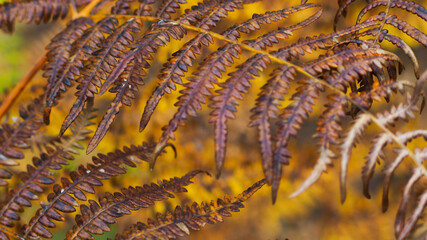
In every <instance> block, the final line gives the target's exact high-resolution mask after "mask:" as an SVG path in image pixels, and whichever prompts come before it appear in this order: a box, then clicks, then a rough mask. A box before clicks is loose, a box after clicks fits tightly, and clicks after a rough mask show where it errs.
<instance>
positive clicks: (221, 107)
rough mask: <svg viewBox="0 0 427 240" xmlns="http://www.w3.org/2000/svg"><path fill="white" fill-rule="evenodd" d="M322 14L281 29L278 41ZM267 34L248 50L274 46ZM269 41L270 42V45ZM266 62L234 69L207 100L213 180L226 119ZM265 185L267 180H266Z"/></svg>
mask: <svg viewBox="0 0 427 240" xmlns="http://www.w3.org/2000/svg"><path fill="white" fill-rule="evenodd" d="M321 13H322V11H319V12H317V13H315V14H313V15H312V16H310V17H309V18H307V19H306V20H304V21H301V22H300V23H299V24H296V25H293V26H290V27H288V28H281V29H279V30H278V32H273V34H276V33H280V35H281V37H283V38H287V36H288V35H289V34H290V32H291V31H293V30H297V29H299V28H302V27H304V26H307V25H309V24H310V23H312V22H313V21H314V20H315V19H317V18H319V17H320V15H321ZM270 34H271V33H267V34H265V35H263V36H262V37H260V38H257V39H256V40H251V41H246V42H247V43H248V44H249V45H250V46H252V47H255V48H257V47H258V48H260V49H263V48H265V47H267V46H271V45H273V43H277V42H278V41H275V40H277V39H275V40H273V39H271V35H270ZM272 40H273V41H272ZM268 63H270V59H269V58H268V57H267V56H265V55H262V54H256V55H254V56H253V57H251V58H249V59H248V60H247V61H245V62H244V63H243V64H241V65H239V66H237V70H236V71H234V72H231V73H230V74H229V76H230V78H228V79H227V80H226V81H225V82H224V83H220V84H219V86H220V89H219V90H217V91H216V93H217V95H215V96H213V97H212V98H211V100H212V102H213V103H212V104H211V105H210V106H209V107H210V108H211V109H212V112H211V118H210V120H209V122H211V123H214V127H215V137H214V141H215V163H216V167H217V174H218V175H217V176H219V174H220V172H221V168H222V166H223V163H224V159H225V152H226V139H227V124H226V121H227V119H233V118H234V117H235V115H234V112H236V111H237V108H236V107H237V105H238V101H239V100H241V99H243V95H244V94H245V93H246V92H247V91H248V89H249V88H250V86H251V85H250V80H251V79H253V78H254V77H259V76H260V73H261V72H262V71H263V70H265V69H266V68H267V64H268ZM266 178H267V181H268V182H269V181H270V180H271V178H269V177H266Z"/></svg>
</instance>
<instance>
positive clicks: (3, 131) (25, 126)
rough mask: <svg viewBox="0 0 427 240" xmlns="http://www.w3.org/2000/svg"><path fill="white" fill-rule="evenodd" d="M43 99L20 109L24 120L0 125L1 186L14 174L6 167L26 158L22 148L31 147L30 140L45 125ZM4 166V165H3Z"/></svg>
mask: <svg viewBox="0 0 427 240" xmlns="http://www.w3.org/2000/svg"><path fill="white" fill-rule="evenodd" d="M41 113H42V100H41V98H35V99H34V100H33V101H32V103H30V104H29V105H28V106H26V107H25V108H24V107H22V108H21V109H20V111H19V116H20V117H21V119H22V120H14V121H15V122H14V123H12V124H9V123H3V124H2V125H1V127H0V166H2V167H1V168H0V186H7V185H8V182H7V181H6V180H5V179H9V178H11V177H12V174H11V173H10V172H9V171H7V170H6V169H4V167H9V166H16V165H19V163H18V162H17V161H16V160H18V159H22V158H24V154H23V153H22V152H21V150H22V149H26V148H29V147H30V145H29V143H28V141H29V140H30V138H31V137H32V136H34V135H35V134H36V133H37V132H38V130H39V129H40V127H41V126H42V125H43V120H42V117H41ZM3 166H4V167H3Z"/></svg>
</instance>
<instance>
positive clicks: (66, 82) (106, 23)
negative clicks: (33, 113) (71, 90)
mask: <svg viewBox="0 0 427 240" xmlns="http://www.w3.org/2000/svg"><path fill="white" fill-rule="evenodd" d="M114 21H115V20H114V19H113V18H105V19H103V20H101V21H99V22H97V23H96V24H94V25H93V26H92V27H89V28H88V29H86V30H85V31H84V33H83V35H82V36H81V37H80V38H79V39H77V40H76V41H74V42H73V44H72V46H71V50H70V54H69V57H70V58H69V59H68V61H67V62H66V64H65V66H64V67H63V69H62V71H61V74H60V75H58V76H55V78H54V79H52V84H48V86H47V90H46V95H45V102H46V108H45V114H44V121H45V122H46V123H48V122H49V115H50V109H51V107H52V106H53V105H54V104H55V101H56V100H57V99H58V94H59V93H60V92H65V91H66V89H67V87H69V86H71V84H72V82H73V81H75V79H76V76H80V74H81V71H82V70H83V67H84V62H85V61H87V60H88V59H89V57H90V56H91V55H92V53H93V52H94V51H96V50H98V49H99V48H100V47H101V42H102V41H103V40H104V36H103V34H109V33H111V31H112V30H113V28H114ZM91 25H92V24H91Z"/></svg>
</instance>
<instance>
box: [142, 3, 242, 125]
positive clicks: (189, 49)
mask: <svg viewBox="0 0 427 240" xmlns="http://www.w3.org/2000/svg"><path fill="white" fill-rule="evenodd" d="M210 7H211V8H212V11H211V12H209V14H208V15H207V16H204V18H202V19H201V20H200V21H197V22H196V24H195V26H196V27H199V28H202V29H206V30H209V29H211V28H212V27H215V26H216V22H218V21H220V20H221V19H222V18H224V17H226V16H227V14H228V12H230V11H234V10H235V9H240V8H242V7H243V5H242V1H241V0H227V1H223V2H222V3H220V4H219V5H216V6H215V5H214V6H210ZM211 43H213V39H212V37H211V36H210V35H209V34H206V33H199V34H198V35H197V36H196V37H194V38H193V39H191V40H190V41H188V42H186V43H185V44H184V46H183V47H182V48H181V49H180V50H178V51H177V52H175V53H174V54H173V55H172V58H170V59H169V60H168V61H167V63H166V64H165V65H164V67H163V69H162V70H161V73H160V75H159V76H158V79H157V84H158V86H157V87H156V89H155V90H154V92H153V93H152V95H151V96H150V99H149V100H148V101H147V105H146V107H145V108H146V109H147V107H149V108H148V109H150V110H151V109H153V110H154V109H155V108H156V106H157V104H158V102H159V101H160V99H161V98H162V96H163V95H164V94H165V93H170V92H171V91H172V90H175V89H176V86H175V84H180V85H181V84H182V79H181V77H182V76H184V75H185V72H187V71H188V67H190V66H192V65H193V62H194V60H195V59H196V58H197V55H200V54H201V49H202V47H208V46H209V45H210V44H211ZM151 114H152V112H149V111H145V109H144V115H143V116H142V119H144V121H142V119H141V124H140V131H142V130H143V129H144V128H145V126H146V125H147V123H148V120H149V119H150V116H151Z"/></svg>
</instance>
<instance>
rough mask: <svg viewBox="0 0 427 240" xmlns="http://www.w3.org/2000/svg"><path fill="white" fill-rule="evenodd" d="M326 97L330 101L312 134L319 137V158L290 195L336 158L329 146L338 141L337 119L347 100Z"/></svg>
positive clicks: (302, 188) (340, 115)
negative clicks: (315, 130) (308, 174)
mask: <svg viewBox="0 0 427 240" xmlns="http://www.w3.org/2000/svg"><path fill="white" fill-rule="evenodd" d="M328 99H329V100H330V101H329V103H327V104H326V105H325V108H326V109H325V111H323V113H322V115H321V117H320V118H319V121H318V122H317V126H318V127H317V132H316V134H315V135H314V137H317V138H318V139H319V142H318V144H319V146H320V149H319V158H318V159H317V162H316V165H315V166H314V168H313V171H312V172H311V174H310V176H308V177H307V178H306V179H305V180H304V182H303V183H302V184H301V186H300V187H299V188H298V189H297V190H296V191H295V192H293V193H292V194H291V195H290V197H296V196H298V195H299V194H301V193H302V192H304V191H305V190H306V189H307V188H309V187H310V186H311V185H312V184H313V183H314V182H316V181H317V180H318V179H319V178H320V176H321V175H322V173H323V172H326V168H327V166H328V165H330V164H331V163H332V159H333V158H336V155H335V154H334V152H333V151H332V150H331V146H332V145H337V144H338V143H339V138H340V132H341V131H342V127H341V125H340V124H339V121H340V119H343V118H344V117H345V116H346V112H345V109H344V108H345V105H346V104H347V102H348V100H347V99H346V98H345V97H342V96H339V95H336V94H332V95H329V96H328Z"/></svg>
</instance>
